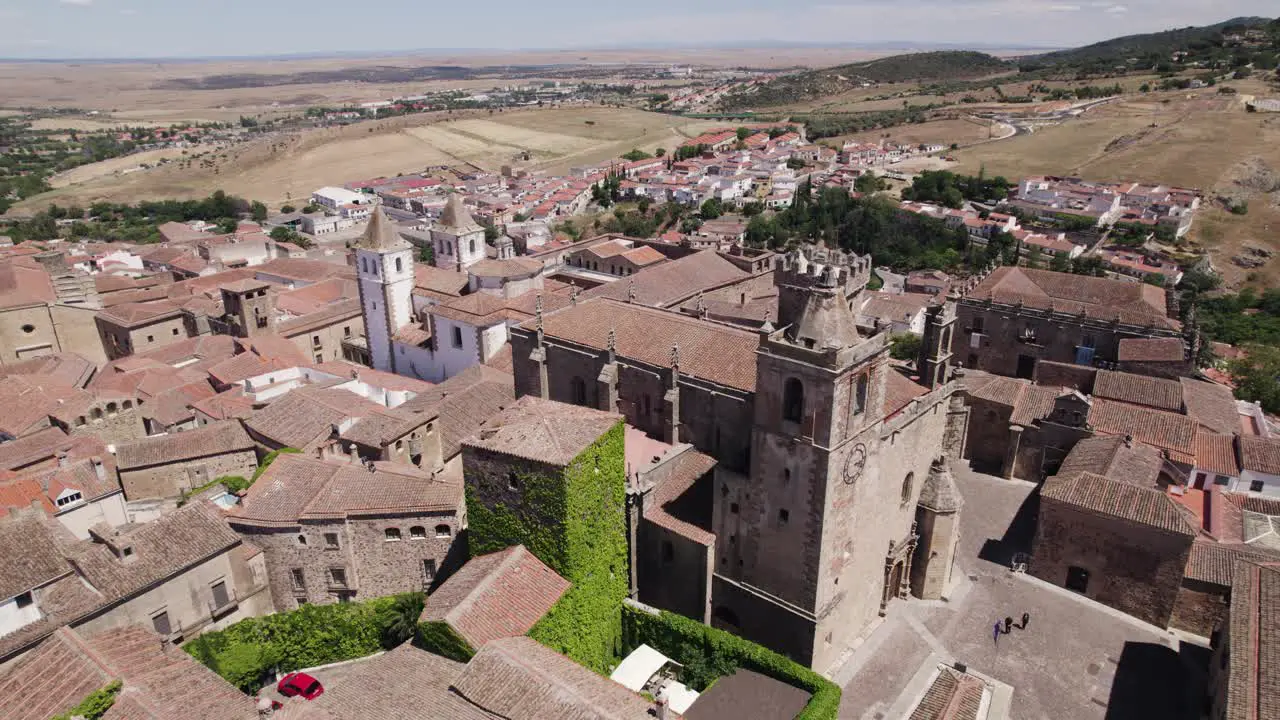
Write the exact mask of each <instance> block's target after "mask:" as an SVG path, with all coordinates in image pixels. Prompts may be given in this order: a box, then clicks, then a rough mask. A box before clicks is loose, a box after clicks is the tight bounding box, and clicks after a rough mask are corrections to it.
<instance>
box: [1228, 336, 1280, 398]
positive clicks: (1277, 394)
mask: <svg viewBox="0 0 1280 720" xmlns="http://www.w3.org/2000/svg"><path fill="white" fill-rule="evenodd" d="M1245 353H1246V354H1245V357H1244V358H1242V359H1239V360H1232V361H1231V363H1230V364H1229V365H1228V368H1229V370H1230V372H1231V377H1232V378H1233V379H1234V380H1235V381H1236V397H1238V398H1240V399H1242V400H1248V401H1250V402H1256V403H1261V404H1262V409H1263V410H1266V411H1267V412H1269V413H1276V412H1280V379H1278V378H1280V348H1278V347H1275V346H1273V345H1248V346H1246V347H1245Z"/></svg>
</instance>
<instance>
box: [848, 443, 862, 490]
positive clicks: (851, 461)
mask: <svg viewBox="0 0 1280 720" xmlns="http://www.w3.org/2000/svg"><path fill="white" fill-rule="evenodd" d="M866 466H867V446H866V445H863V444H862V443H858V444H857V445H855V446H854V447H853V452H850V453H849V457H848V458H846V459H845V461H844V482H845V484H846V485H852V484H854V483H856V482H858V478H861V477H862V471H863V470H864V469H865V468H866Z"/></svg>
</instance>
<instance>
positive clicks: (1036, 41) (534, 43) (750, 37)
mask: <svg viewBox="0 0 1280 720" xmlns="http://www.w3.org/2000/svg"><path fill="white" fill-rule="evenodd" d="M1278 7H1280V5H1278V4H1277V2H1276V0H1114V1H1113V0H909V1H903V0H843V1H842V0H769V1H767V2H766V1H765V0H639V1H636V0H629V1H627V2H622V1H620V0H479V1H476V0H471V1H469V2H468V1H461V2H460V1H458V0H449V1H447V2H442V1H441V0H373V1H372V2H352V1H351V0H342V1H339V0H306V1H305V2H304V1H303V0H0V57H179V56H226V55H269V54H284V53H308V52H323V51H353V50H354V51H397V50H415V49H428V48H510V49H520V48H559V47H574V48H579V47H619V46H621V47H626V46H636V45H651V44H659V43H661V44H674V45H681V46H697V45H698V44H700V43H704V44H716V45H724V44H734V43H759V42H779V43H786V42H818V43H832V42H851V43H877V42H892V41H914V42H945V43H982V44H988V45H991V44H994V45H1002V46H1006V47H1008V46H1059V47H1060V46H1068V45H1075V44H1082V43H1087V42H1093V41H1097V40H1102V39H1105V38H1108V37H1113V36H1116V35H1124V34H1130V33H1137V32H1150V31H1155V30H1164V29H1168V28H1172V27H1182V26H1186V25H1201V24H1209V23H1215V22H1220V21H1222V20H1226V19H1228V18H1231V17H1236V16H1242V15H1264V16H1274V15H1275V14H1276V13H1277V8H1278ZM0 93H3V89H0Z"/></svg>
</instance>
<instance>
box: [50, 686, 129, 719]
mask: <svg viewBox="0 0 1280 720" xmlns="http://www.w3.org/2000/svg"><path fill="white" fill-rule="evenodd" d="M120 687H121V683H120V681H119V680H112V681H111V682H109V683H107V684H106V685H105V686H103V687H100V688H98V689H97V690H94V691H93V692H91V693H89V694H88V695H86V696H85V698H84V699H83V700H81V701H80V704H79V705H76V706H75V707H73V708H71V709H70V710H68V711H66V712H64V713H62V714H61V715H55V716H54V717H53V720H70V719H71V718H73V717H83V718H84V720H98V719H99V718H101V717H102V716H103V715H106V714H107V711H108V710H110V709H111V706H112V705H115V703H116V696H117V695H119V694H120Z"/></svg>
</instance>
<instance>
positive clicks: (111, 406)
mask: <svg viewBox="0 0 1280 720" xmlns="http://www.w3.org/2000/svg"><path fill="white" fill-rule="evenodd" d="M115 414H116V404H115V403H113V402H109V403H107V417H111V416H113V415H115Z"/></svg>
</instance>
